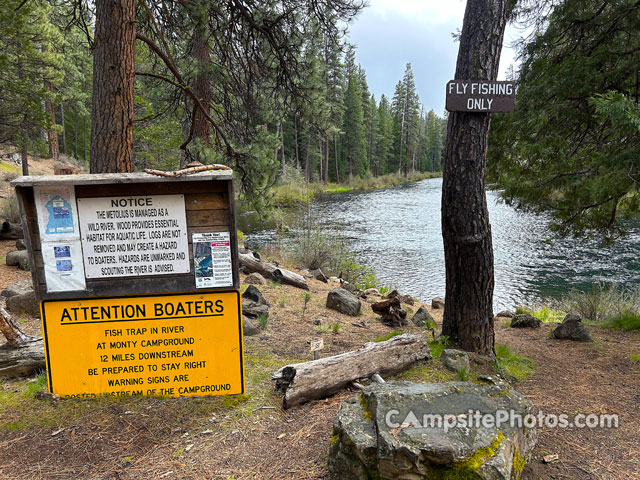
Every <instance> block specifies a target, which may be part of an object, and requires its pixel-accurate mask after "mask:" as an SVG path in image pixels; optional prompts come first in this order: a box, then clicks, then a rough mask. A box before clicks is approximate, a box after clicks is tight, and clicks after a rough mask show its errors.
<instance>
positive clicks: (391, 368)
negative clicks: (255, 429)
mask: <svg viewBox="0 0 640 480" xmlns="http://www.w3.org/2000/svg"><path fill="white" fill-rule="evenodd" d="M430 358H431V352H430V351H429V345H427V342H426V340H425V339H424V337H423V336H421V335H412V334H408V333H406V334H404V335H398V336H396V337H393V338H391V339H390V340H387V341H386V342H379V343H367V344H365V346H364V347H362V348H360V349H358V350H354V351H351V352H347V353H342V354H340V355H334V356H333V357H327V358H321V359H319V360H312V361H309V362H304V363H296V364H294V365H286V366H284V367H282V368H281V369H280V370H278V371H277V372H275V373H274V374H273V376H272V377H271V379H272V380H273V381H275V382H276V385H275V387H276V390H278V391H279V392H282V393H284V398H283V400H282V405H283V407H284V408H289V407H292V406H294V405H299V404H301V403H304V402H308V401H309V400H314V399H317V398H323V397H326V396H328V395H331V394H333V393H336V392H338V391H340V390H342V389H344V388H346V387H348V386H349V385H352V384H353V382H356V383H357V380H358V379H360V378H369V377H371V376H372V375H374V374H376V373H377V374H379V375H381V374H395V373H398V372H401V371H402V370H405V369H407V368H409V367H411V366H412V365H413V364H414V363H416V362H419V361H422V360H429V359H430Z"/></svg>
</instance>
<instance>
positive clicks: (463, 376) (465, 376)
mask: <svg viewBox="0 0 640 480" xmlns="http://www.w3.org/2000/svg"><path fill="white" fill-rule="evenodd" d="M456 377H458V380H460V381H461V382H466V381H467V380H469V378H470V377H471V374H470V372H469V371H468V370H467V369H466V368H461V369H460V370H458V371H457V372H456Z"/></svg>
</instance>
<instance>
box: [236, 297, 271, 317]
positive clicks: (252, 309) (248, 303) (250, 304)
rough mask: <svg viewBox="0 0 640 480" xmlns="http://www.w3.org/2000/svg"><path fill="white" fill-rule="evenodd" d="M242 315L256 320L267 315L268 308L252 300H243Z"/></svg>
mask: <svg viewBox="0 0 640 480" xmlns="http://www.w3.org/2000/svg"><path fill="white" fill-rule="evenodd" d="M242 314H243V315H246V316H247V317H250V318H257V317H259V316H260V315H269V307H268V306H267V305H262V304H261V303H257V302H254V301H253V300H248V299H246V298H243V299H242Z"/></svg>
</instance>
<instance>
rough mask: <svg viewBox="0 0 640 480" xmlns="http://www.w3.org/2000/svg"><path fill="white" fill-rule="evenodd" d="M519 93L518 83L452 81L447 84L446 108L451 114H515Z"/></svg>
mask: <svg viewBox="0 0 640 480" xmlns="http://www.w3.org/2000/svg"><path fill="white" fill-rule="evenodd" d="M517 93H518V85H516V82H491V81H488V80H451V81H450V82H449V83H447V102H446V106H445V108H446V109H447V111H449V112H474V113H508V112H513V109H514V106H515V101H516V95H517Z"/></svg>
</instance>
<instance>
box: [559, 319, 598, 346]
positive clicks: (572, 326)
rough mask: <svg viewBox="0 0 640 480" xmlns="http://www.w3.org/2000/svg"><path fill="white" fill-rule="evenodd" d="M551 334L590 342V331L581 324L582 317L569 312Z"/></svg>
mask: <svg viewBox="0 0 640 480" xmlns="http://www.w3.org/2000/svg"><path fill="white" fill-rule="evenodd" d="M553 336H554V337H556V338H560V339H568V340H573V341H576V342H591V341H593V339H592V338H591V333H589V330H588V329H587V327H585V326H584V325H583V324H582V319H581V318H580V316H578V315H573V314H569V315H567V316H566V317H564V320H563V321H562V323H561V324H560V325H558V327H557V328H556V329H555V330H554V331H553Z"/></svg>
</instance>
